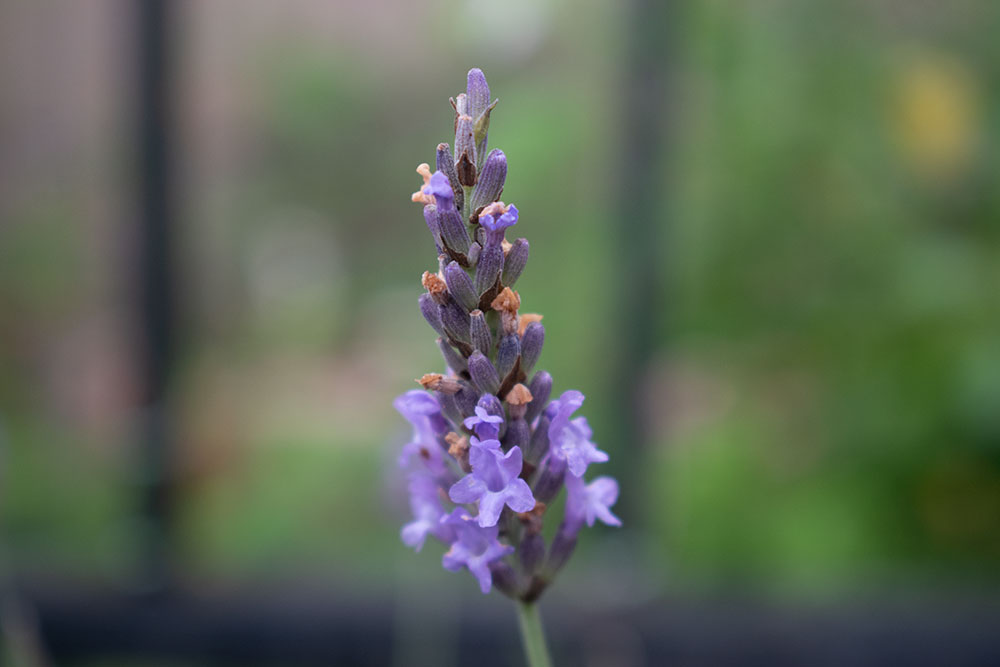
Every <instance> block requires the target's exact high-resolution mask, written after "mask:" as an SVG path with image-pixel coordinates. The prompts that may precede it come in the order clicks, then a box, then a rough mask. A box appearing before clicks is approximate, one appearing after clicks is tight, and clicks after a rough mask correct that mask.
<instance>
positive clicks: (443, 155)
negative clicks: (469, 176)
mask: <svg viewBox="0 0 1000 667" xmlns="http://www.w3.org/2000/svg"><path fill="white" fill-rule="evenodd" d="M437 168H438V169H439V170H440V171H441V172H442V173H443V174H444V175H445V176H447V177H448V182H449V183H451V190H452V192H454V193H455V208H457V209H458V210H459V211H461V210H462V209H463V207H464V206H465V190H463V189H462V184H461V183H459V182H458V172H457V171H455V160H454V158H452V156H451V147H450V146H449V145H448V144H438V147H437Z"/></svg>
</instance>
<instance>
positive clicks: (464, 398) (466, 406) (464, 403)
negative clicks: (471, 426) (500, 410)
mask: <svg viewBox="0 0 1000 667" xmlns="http://www.w3.org/2000/svg"><path fill="white" fill-rule="evenodd" d="M477 400H479V392H477V391H476V390H475V389H473V388H472V387H469V386H463V387H462V388H461V389H460V390H459V392H458V393H457V394H455V402H456V403H457V404H458V409H459V410H461V411H462V419H463V420H464V419H465V418H466V417H470V416H472V415H473V414H475V412H476V401H477ZM459 423H461V420H460V421H459Z"/></svg>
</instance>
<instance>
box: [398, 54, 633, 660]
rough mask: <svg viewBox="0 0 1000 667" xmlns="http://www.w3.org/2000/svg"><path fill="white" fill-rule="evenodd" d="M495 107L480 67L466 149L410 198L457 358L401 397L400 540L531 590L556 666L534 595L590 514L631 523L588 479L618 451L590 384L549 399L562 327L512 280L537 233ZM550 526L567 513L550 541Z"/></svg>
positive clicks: (429, 280)
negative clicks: (529, 226)
mask: <svg viewBox="0 0 1000 667" xmlns="http://www.w3.org/2000/svg"><path fill="white" fill-rule="evenodd" d="M495 106H496V101H495V100H492V101H491V99H490V88H489V85H488V84H487V83H486V77H485V76H484V75H483V73H482V71H481V70H478V69H472V70H470V71H469V75H468V80H467V86H466V89H465V91H464V92H462V93H460V94H459V95H458V96H457V97H456V98H453V99H452V107H453V108H454V109H455V119H454V120H455V137H454V143H453V144H452V147H453V148H454V151H452V150H451V149H450V148H449V146H448V144H445V143H441V144H438V145H437V150H436V155H435V161H436V165H437V171H436V172H434V173H433V174H432V173H431V171H430V166H429V165H427V164H421V165H420V167H418V169H417V173H418V174H420V176H421V178H422V179H423V181H424V183H423V186H422V187H421V189H420V190H419V191H418V192H416V193H414V195H413V196H412V197H411V199H412V200H413V201H414V202H417V203H419V204H420V205H421V207H422V209H423V213H424V217H425V221H426V226H427V228H428V230H429V232H430V236H431V238H432V240H433V242H434V245H435V250H436V251H437V252H436V253H435V254H434V255H433V256H428V258H427V265H428V268H429V267H430V266H433V267H434V268H433V269H431V270H429V271H425V272H424V274H423V277H422V278H421V282H422V284H423V286H424V288H425V289H426V292H424V293H423V294H422V295H421V296H420V298H419V306H420V313H421V315H422V316H423V318H424V319H425V320H426V321H427V323H428V324H429V325H430V327H431V329H433V330H434V331H435V332H436V333H435V338H436V339H437V344H438V346H439V349H440V352H441V356H442V357H443V359H444V366H445V368H444V369H443V370H444V373H441V372H437V371H441V370H442V369H441V368H440V367H439V368H436V369H430V370H432V372H430V373H427V374H426V375H424V376H423V377H422V378H421V379H420V380H418V382H420V384H421V386H422V387H423V389H424V391H418V390H413V391H409V392H406V393H405V394H403V395H402V396H400V397H399V398H397V399H396V401H395V403H394V405H395V407H396V409H397V410H399V412H400V414H402V415H403V416H404V417H405V418H406V419H407V420H408V421H409V422H410V423H411V424H412V426H413V432H412V435H411V437H410V439H409V442H407V444H405V445H404V446H403V448H402V452H401V455H400V457H399V463H400V465H401V466H402V467H404V468H406V469H407V470H408V471H409V477H408V490H409V497H410V509H411V511H412V515H413V519H412V520H411V521H409V523H407V524H406V525H404V526H403V528H402V530H401V531H400V538H401V539H402V541H403V543H404V544H405V545H407V546H409V547H412V548H414V549H417V550H419V549H421V548H422V547H423V546H424V544H425V543H426V542H427V538H433V539H435V540H438V541H440V542H442V543H443V544H444V545H445V546H446V549H447V551H446V552H445V553H444V556H443V557H442V559H441V564H442V566H443V567H444V568H445V569H446V570H452V571H455V570H462V569H466V570H468V571H469V572H470V573H471V574H472V575H473V576H474V577H475V578H476V580H477V582H478V583H479V588H480V590H481V591H482V592H483V593H488V592H489V591H491V590H493V589H496V590H498V591H499V592H500V593H502V594H503V595H506V596H508V597H510V598H513V599H516V600H518V601H519V605H518V611H519V613H520V615H521V628H522V632H523V634H524V637H525V646H526V648H527V650H528V655H529V661H530V662H531V664H532V666H533V667H534V666H537V665H548V664H550V663H549V661H548V660H547V658H546V653H547V649H546V648H545V646H544V635H543V633H542V631H541V627H540V625H539V621H538V613H537V611H536V607H535V605H534V602H535V601H536V600H537V599H538V598H539V596H540V595H542V593H543V592H544V591H545V590H546V588H547V587H548V586H549V585H550V584H551V583H552V582H553V580H554V578H555V576H556V574H557V573H558V572H559V570H560V569H561V568H562V567H563V566H564V565H565V564H566V563H567V562H568V561H569V558H570V556H571V555H572V553H573V551H574V548H575V546H576V543H577V541H578V536H579V534H580V531H581V530H582V529H583V528H584V527H585V526H592V525H594V523H596V522H597V521H601V522H603V523H605V524H607V525H609V526H619V525H621V521H620V520H619V519H618V517H616V516H615V515H614V513H613V512H612V511H611V508H612V507H613V506H614V504H615V502H616V501H617V499H618V493H619V488H618V483H617V482H616V481H615V480H613V479H612V478H610V477H607V476H598V477H596V478H594V479H592V480H591V481H589V482H588V481H587V480H586V478H585V474H586V473H587V470H588V468H589V467H590V466H591V465H592V464H598V463H603V462H604V461H607V460H608V455H607V454H606V453H605V452H603V451H601V450H600V449H598V448H597V445H595V444H594V443H593V441H592V437H593V433H592V431H591V429H590V425H589V424H588V423H587V420H586V418H584V417H581V416H575V415H576V413H577V411H578V410H579V409H580V407H581V406H582V405H583V401H584V397H583V394H582V393H580V392H578V391H572V390H571V391H564V392H563V393H562V395H561V396H559V398H557V399H555V400H550V396H551V395H552V388H553V379H552V376H551V375H550V374H549V373H548V372H546V371H545V370H544V369H541V370H535V368H536V367H540V363H539V362H540V361H541V354H542V348H543V344H544V342H545V334H546V328H548V329H549V331H550V332H551V333H555V331H556V330H555V329H554V328H552V327H553V326H554V325H553V323H547V326H546V327H543V326H542V325H541V323H540V322H539V320H541V319H542V316H541V315H540V314H537V313H527V312H521V303H522V296H521V295H520V294H518V293H517V292H515V291H514V290H513V289H512V288H513V285H514V283H515V281H517V280H518V279H519V278H520V276H521V274H522V273H523V272H524V271H525V270H526V267H527V264H528V256H529V245H528V241H527V239H524V238H518V239H516V240H514V242H513V243H510V242H508V241H507V239H506V238H505V236H506V230H507V229H508V228H509V227H511V226H513V225H514V224H515V223H518V222H519V211H518V209H517V207H516V206H514V205H507V204H504V203H503V202H502V201H500V196H501V194H502V193H503V192H504V187H505V185H506V180H507V170H508V164H507V156H506V155H505V154H504V152H503V151H501V150H500V149H498V148H494V149H493V150H490V147H489V146H488V129H489V124H490V114H491V112H492V111H493V108H494V107H495ZM522 227H523V225H522ZM564 488H565V490H566V502H565V509H564V510H563V511H558V510H556V509H554V508H559V507H562V506H563V505H562V504H561V503H559V502H558V498H559V495H560V494H561V493H562V491H563V489H564ZM546 524H548V527H549V528H552V527H554V526H553V524H557V525H558V529H557V530H556V531H555V533H554V536H553V537H552V539H551V541H548V540H546V539H545V538H544V537H543V535H553V532H552V531H551V530H544V528H546Z"/></svg>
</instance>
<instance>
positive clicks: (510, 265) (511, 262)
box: [500, 239, 528, 286]
mask: <svg viewBox="0 0 1000 667" xmlns="http://www.w3.org/2000/svg"><path fill="white" fill-rule="evenodd" d="M527 265H528V241H527V240H526V239H518V240H516V241H514V243H512V244H511V246H510V250H508V251H507V256H506V257H504V260H503V275H501V276H500V282H502V283H503V284H504V285H508V286H510V285H513V284H514V283H516V282H517V279H518V278H520V277H521V273H522V272H523V271H524V267H525V266H527Z"/></svg>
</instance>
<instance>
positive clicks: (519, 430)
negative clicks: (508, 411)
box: [503, 418, 531, 452]
mask: <svg viewBox="0 0 1000 667" xmlns="http://www.w3.org/2000/svg"><path fill="white" fill-rule="evenodd" d="M530 439H531V427H530V426H528V422H526V421H524V420H523V419H513V418H512V419H511V421H510V423H509V424H507V434H506V435H505V436H504V437H503V446H504V449H510V448H511V447H520V448H521V450H522V452H523V451H524V448H525V447H527V446H528V441H529V440H530Z"/></svg>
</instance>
